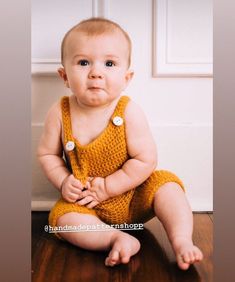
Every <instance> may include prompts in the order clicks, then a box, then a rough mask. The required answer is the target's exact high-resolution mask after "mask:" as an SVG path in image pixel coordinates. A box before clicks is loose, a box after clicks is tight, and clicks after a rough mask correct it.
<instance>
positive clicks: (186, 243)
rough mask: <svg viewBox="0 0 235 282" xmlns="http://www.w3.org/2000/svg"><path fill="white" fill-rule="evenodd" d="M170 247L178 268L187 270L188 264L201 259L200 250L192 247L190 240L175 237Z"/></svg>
mask: <svg viewBox="0 0 235 282" xmlns="http://www.w3.org/2000/svg"><path fill="white" fill-rule="evenodd" d="M172 246H173V249H174V252H175V255H176V260H177V263H178V266H179V268H181V269H183V270H187V269H188V268H189V266H190V264H193V263H195V262H199V261H201V260H202V259H203V254H202V252H201V251H200V249H199V248H198V247H196V246H194V245H193V242H192V240H190V239H188V238H185V237H176V238H175V239H174V240H173V241H172Z"/></svg>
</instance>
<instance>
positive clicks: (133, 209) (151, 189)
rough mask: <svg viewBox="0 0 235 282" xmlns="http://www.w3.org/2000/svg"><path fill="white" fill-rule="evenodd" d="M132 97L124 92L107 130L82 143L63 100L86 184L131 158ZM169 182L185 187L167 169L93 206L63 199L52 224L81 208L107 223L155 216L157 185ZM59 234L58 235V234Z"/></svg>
mask: <svg viewBox="0 0 235 282" xmlns="http://www.w3.org/2000/svg"><path fill="white" fill-rule="evenodd" d="M128 101H129V97H127V96H122V97H121V98H120V99H119V101H118V104H117V106H116V108H115V110H114V113H113V115H112V117H111V119H110V121H109V124H108V126H107V127H106V128H105V130H104V131H103V132H102V133H101V134H100V135H99V136H98V137H97V138H96V139H95V140H94V141H92V142H91V143H89V144H87V145H81V144H80V143H79V140H76V139H75V138H74V137H73V134H72V126H71V116H70V108H69V97H63V98H62V100H61V111H62V121H63V129H64V143H65V144H64V146H65V145H66V143H67V142H69V141H72V142H74V144H75V148H74V149H73V150H72V151H69V152H68V155H69V159H70V164H71V168H72V173H73V175H74V177H75V178H77V179H79V180H80V181H81V182H82V183H83V184H85V183H86V181H87V178H88V177H96V176H99V177H106V176H108V175H110V174H112V173H114V172H115V171H117V170H118V169H120V168H121V167H122V166H123V164H124V163H125V162H126V161H127V160H128V159H129V155H128V151H127V144H126V134H125V120H124V112H125V108H126V105H127V103H128ZM115 117H121V118H122V119H123V123H122V124H121V125H119V126H117V125H115V124H114V123H113V119H114V118H115ZM167 182H176V183H178V184H179V185H180V186H181V187H182V189H184V188H183V184H182V182H181V181H180V179H179V178H178V177H177V176H175V175H174V174H173V173H171V172H168V171H163V170H162V171H155V172H154V173H153V174H152V175H151V176H150V177H149V178H148V179H147V180H146V181H145V182H144V183H143V184H142V185H140V186H139V187H137V188H135V189H132V190H130V191H128V192H126V193H124V194H121V195H119V196H116V197H113V198H110V199H108V200H106V201H104V202H102V203H100V204H98V205H97V206H95V207H94V208H93V209H89V208H87V207H85V206H79V205H77V204H74V203H68V202H66V201H64V200H63V199H60V200H59V201H58V202H57V203H56V204H55V206H54V207H53V209H52V210H51V212H50V215H49V224H50V225H51V226H56V224H57V219H58V218H59V217H60V216H62V215H63V214H65V213H69V212H78V213H85V214H92V215H96V216H98V217H99V218H100V219H101V220H102V221H104V222H106V223H108V224H115V223H117V224H120V223H124V222H126V223H130V222H145V221H147V220H149V219H150V218H151V217H153V216H154V213H153V208H152V202H153V198H154V194H155V193H156V191H157V189H158V188H159V187H160V186H162V185H163V184H165V183H167ZM58 237H59V236H58Z"/></svg>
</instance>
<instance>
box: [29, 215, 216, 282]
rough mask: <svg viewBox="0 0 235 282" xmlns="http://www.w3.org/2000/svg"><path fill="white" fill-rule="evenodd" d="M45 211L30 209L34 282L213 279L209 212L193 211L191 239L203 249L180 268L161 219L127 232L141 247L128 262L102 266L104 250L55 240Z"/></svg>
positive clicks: (209, 280) (210, 218)
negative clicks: (199, 257)
mask: <svg viewBox="0 0 235 282" xmlns="http://www.w3.org/2000/svg"><path fill="white" fill-rule="evenodd" d="M47 217H48V213H47V212H33V213H32V281H33V282H47V281H48V282H49V281H50V282H54V281H55V282H60V281H61V282H66V281H69V282H80V281H81V282H84V281H85V282H93V281H94V282H99V281H112V282H116V281H117V282H119V281H123V282H129V281H135V282H139V281H147V282H148V281H149V282H151V281H160V282H167V281H179V282H184V281H189V282H194V281H195V282H196V281H203V282H211V281H212V271H213V270H212V268H213V267H212V257H211V256H212V230H213V222H212V218H213V217H211V216H210V215H209V214H207V213H205V214H194V233H193V240H194V243H195V244H196V245H198V246H199V247H200V248H201V250H202V251H203V253H204V260H203V261H202V262H201V263H198V264H195V265H194V266H191V267H190V268H189V270H187V271H182V270H180V269H179V268H178V267H177V265H176V262H175V257H174V253H173V251H172V248H171V246H170V244H169V241H168V239H167V236H166V233H165V231H164V229H163V227H162V225H161V223H160V222H159V221H158V220H157V219H156V218H154V219H152V220H151V221H149V222H148V223H146V224H145V229H144V231H135V233H133V232H130V234H132V235H134V236H136V237H137V238H138V239H139V240H140V241H141V250H140V252H139V253H138V254H137V255H135V256H134V257H133V258H132V259H131V261H130V263H129V264H127V265H119V266H116V267H113V268H109V267H105V266H104V259H105V257H106V255H107V253H105V252H91V251H86V250H82V249H80V248H77V247H75V246H73V245H71V244H69V243H67V242H64V241H60V240H58V239H57V238H56V237H55V236H53V235H52V234H48V233H46V232H45V231H44V226H45V225H46V224H47Z"/></svg>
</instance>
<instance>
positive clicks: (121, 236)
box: [105, 232, 140, 266]
mask: <svg viewBox="0 0 235 282" xmlns="http://www.w3.org/2000/svg"><path fill="white" fill-rule="evenodd" d="M111 247H112V249H111V251H110V252H109V255H108V257H107V258H106V259H105V265H106V266H114V265H117V264H120V263H128V262H129V260H130V257H131V256H133V255H135V254H136V253H137V252H138V251H139V249H140V242H139V241H138V240H137V239H136V238H135V237H133V236H131V235H129V234H127V233H124V232H118V233H115V234H114V236H113V238H112V240H111Z"/></svg>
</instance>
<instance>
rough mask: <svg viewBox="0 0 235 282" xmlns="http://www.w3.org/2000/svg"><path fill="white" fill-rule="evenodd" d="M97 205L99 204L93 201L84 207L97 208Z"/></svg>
mask: <svg viewBox="0 0 235 282" xmlns="http://www.w3.org/2000/svg"><path fill="white" fill-rule="evenodd" d="M98 204H99V202H97V201H95V200H94V201H92V202H90V203H89V204H88V205H86V207H87V208H89V209H92V208H94V207H95V206H97V205H98Z"/></svg>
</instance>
